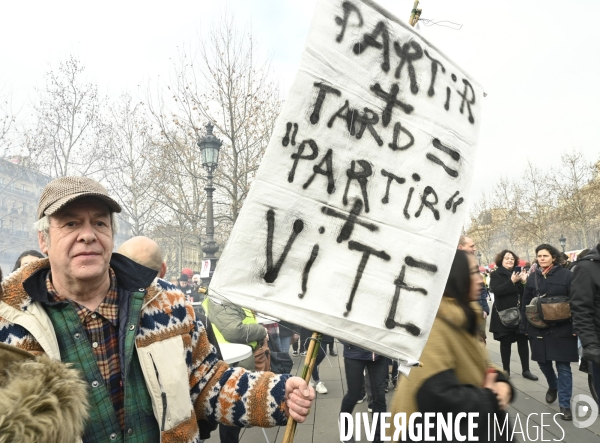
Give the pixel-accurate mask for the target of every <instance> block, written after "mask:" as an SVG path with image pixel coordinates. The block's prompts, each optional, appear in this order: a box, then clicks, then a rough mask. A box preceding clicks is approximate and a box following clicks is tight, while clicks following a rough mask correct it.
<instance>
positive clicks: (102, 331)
mask: <svg viewBox="0 0 600 443" xmlns="http://www.w3.org/2000/svg"><path fill="white" fill-rule="evenodd" d="M120 211H121V207H120V206H119V204H118V203H117V202H116V201H115V200H113V199H112V198H111V197H110V196H109V195H108V193H107V191H106V189H104V187H103V186H102V185H100V184H99V183H97V182H96V181H94V180H92V179H89V178H83V177H63V178H59V179H56V180H53V181H52V182H50V183H49V184H48V185H47V186H46V188H45V189H44V191H43V192H42V196H41V197H40V201H39V205H38V211H37V218H38V221H37V223H36V228H37V231H38V239H39V245H40V249H41V250H42V252H44V253H45V254H46V255H47V256H48V259H44V260H40V261H37V262H34V263H31V264H29V265H27V266H25V267H23V268H21V269H20V270H19V271H16V272H14V273H12V274H11V275H10V276H8V277H7V278H6V279H5V280H4V281H3V282H2V287H3V290H4V295H3V298H2V300H1V301H0V341H1V342H3V343H5V344H7V345H11V346H14V347H16V348H19V349H22V350H25V351H28V352H29V353H31V354H34V355H39V354H47V355H48V356H49V357H50V358H52V359H55V360H61V361H62V362H64V363H69V364H71V365H72V367H74V368H76V369H78V370H79V371H80V373H81V377H82V378H83V379H84V381H85V382H86V383H87V386H88V400H89V403H90V411H89V413H90V418H89V420H88V421H87V423H86V427H85V431H84V434H83V436H82V437H83V441H84V442H108V441H110V442H112V441H118V442H159V441H162V442H165V443H168V442H199V441H202V440H201V439H203V438H206V430H205V429H203V423H206V422H208V423H211V424H212V423H215V422H220V423H224V424H226V425H236V426H262V427H268V426H275V425H282V424H284V423H285V422H286V420H287V417H288V416H291V417H293V418H294V419H296V420H297V421H299V422H303V421H304V420H305V418H306V416H307V415H308V412H309V408H310V405H311V402H312V400H313V399H314V390H312V388H310V387H308V386H307V384H306V383H305V382H304V380H302V379H301V378H299V377H292V376H291V375H289V374H283V375H275V374H272V373H270V372H249V371H246V370H244V369H242V368H230V367H229V366H228V365H227V364H226V363H224V362H222V361H220V360H218V358H217V356H216V354H215V351H214V348H213V347H212V346H211V345H210V344H209V342H208V340H207V336H206V331H205V330H204V327H203V326H202V323H200V322H196V321H195V318H194V311H193V308H192V306H191V305H190V304H189V302H187V301H186V298H185V296H184V295H183V294H182V293H181V291H179V290H177V288H176V287H174V286H173V285H171V284H169V283H167V282H165V281H163V280H161V279H156V278H155V277H156V271H155V270H152V269H149V268H146V267H144V266H142V265H139V264H137V263H135V262H134V261H132V260H130V259H128V258H126V257H125V256H123V255H120V254H117V253H115V254H113V253H112V250H113V239H114V234H115V228H116V226H115V219H114V215H115V213H116V212H120ZM203 431H204V432H203ZM77 438H78V436H73V441H77Z"/></svg>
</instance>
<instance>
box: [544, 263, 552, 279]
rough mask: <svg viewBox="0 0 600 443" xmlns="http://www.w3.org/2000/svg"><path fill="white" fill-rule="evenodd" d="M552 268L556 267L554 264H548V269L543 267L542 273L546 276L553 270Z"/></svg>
mask: <svg viewBox="0 0 600 443" xmlns="http://www.w3.org/2000/svg"><path fill="white" fill-rule="evenodd" d="M552 268H554V264H551V265H550V266H548V267H547V268H546V269H542V275H543V276H544V277H545V276H546V275H548V273H549V272H550V271H551V270H552Z"/></svg>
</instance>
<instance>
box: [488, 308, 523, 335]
mask: <svg viewBox="0 0 600 443" xmlns="http://www.w3.org/2000/svg"><path fill="white" fill-rule="evenodd" d="M520 305H521V303H520V302H517V307H516V308H508V309H503V310H502V311H499V310H498V308H497V307H496V304H495V303H494V309H496V312H497V313H498V317H499V318H500V323H502V325H504V327H505V328H511V329H516V328H518V327H519V324H521V309H520Z"/></svg>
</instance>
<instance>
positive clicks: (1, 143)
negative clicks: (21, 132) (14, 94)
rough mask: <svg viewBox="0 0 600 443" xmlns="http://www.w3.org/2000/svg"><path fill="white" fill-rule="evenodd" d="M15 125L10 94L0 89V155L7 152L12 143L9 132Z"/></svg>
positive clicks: (4, 154)
mask: <svg viewBox="0 0 600 443" xmlns="http://www.w3.org/2000/svg"><path fill="white" fill-rule="evenodd" d="M14 126H15V115H14V112H13V109H12V101H11V97H10V94H6V93H2V91H0V156H2V157H4V156H6V155H7V154H8V150H9V148H10V146H11V144H12V137H11V132H12V130H13V129H14Z"/></svg>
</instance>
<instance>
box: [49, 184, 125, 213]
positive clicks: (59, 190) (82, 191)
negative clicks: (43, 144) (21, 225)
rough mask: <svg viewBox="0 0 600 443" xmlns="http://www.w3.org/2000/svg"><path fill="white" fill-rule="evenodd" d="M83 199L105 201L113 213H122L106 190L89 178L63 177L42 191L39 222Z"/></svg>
mask: <svg viewBox="0 0 600 443" xmlns="http://www.w3.org/2000/svg"><path fill="white" fill-rule="evenodd" d="M82 197H97V198H99V199H100V200H102V201H104V202H105V203H106V204H107V205H108V207H109V208H110V210H111V211H112V212H121V206H119V204H118V203H117V202H116V201H115V200H113V199H112V198H111V197H110V196H109V195H108V192H107V191H106V188H105V187H104V186H102V185H101V184H100V183H98V182H97V181H96V180H92V179H91V178H88V177H74V176H72V177H61V178H57V179H55V180H52V181H51V182H50V183H48V184H47V185H46V187H45V188H44V190H43V191H42V196H41V197H40V202H39V203H38V209H37V218H38V220H39V219H41V218H42V217H44V215H52V214H54V213H55V212H56V211H58V210H59V209H61V208H63V207H64V206H65V205H66V204H68V203H71V202H72V201H74V200H77V199H79V198H82Z"/></svg>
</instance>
